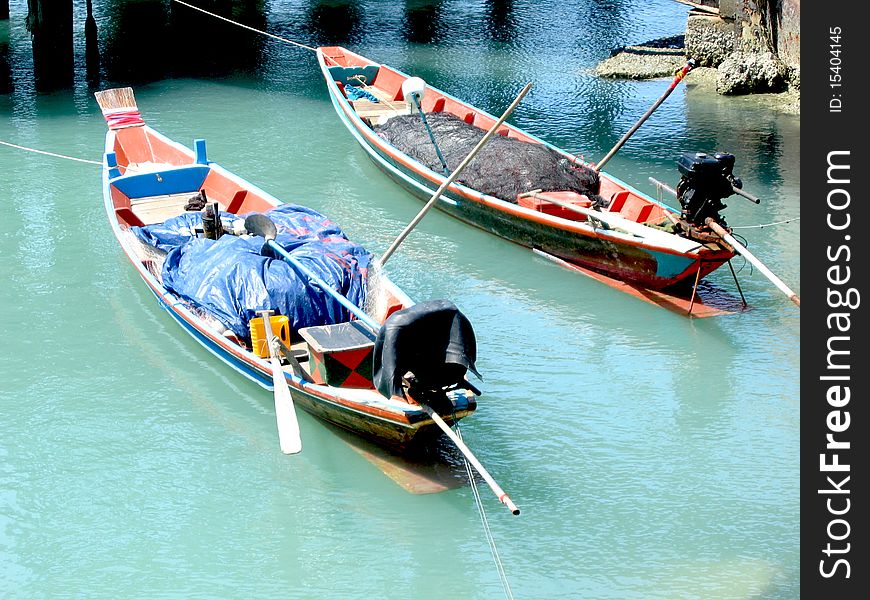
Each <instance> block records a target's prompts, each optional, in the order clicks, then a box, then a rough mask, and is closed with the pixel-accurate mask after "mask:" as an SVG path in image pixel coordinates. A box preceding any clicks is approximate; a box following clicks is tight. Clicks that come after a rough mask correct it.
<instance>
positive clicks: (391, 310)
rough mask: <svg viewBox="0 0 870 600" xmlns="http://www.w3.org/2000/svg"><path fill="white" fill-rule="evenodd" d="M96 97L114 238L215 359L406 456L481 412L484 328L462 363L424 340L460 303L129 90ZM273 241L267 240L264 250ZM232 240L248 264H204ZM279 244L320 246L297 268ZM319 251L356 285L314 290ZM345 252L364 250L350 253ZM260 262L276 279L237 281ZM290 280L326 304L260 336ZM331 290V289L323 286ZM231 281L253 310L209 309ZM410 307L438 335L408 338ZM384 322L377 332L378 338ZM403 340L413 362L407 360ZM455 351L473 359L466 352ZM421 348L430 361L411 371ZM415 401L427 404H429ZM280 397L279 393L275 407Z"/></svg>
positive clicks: (274, 323)
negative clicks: (369, 252) (393, 273)
mask: <svg viewBox="0 0 870 600" xmlns="http://www.w3.org/2000/svg"><path fill="white" fill-rule="evenodd" d="M97 99H98V102H99V104H100V108H101V109H102V111H103V115H104V116H105V118H106V121H107V123H108V128H109V129H108V133H107V135H106V142H105V154H104V161H103V162H104V168H103V176H102V183H103V197H104V202H105V209H106V214H107V216H108V221H109V224H110V225H111V229H112V232H113V233H114V235H115V237H116V238H117V241H118V243H119V244H120V246H121V249H122V250H123V252H124V253H125V254H126V256H127V258H128V259H129V260H130V263H131V264H132V265H133V267H134V268H135V269H136V271H137V273H138V274H139V276H140V277H141V278H142V280H143V281H144V283H145V285H147V287H148V289H150V290H151V292H152V293H153V294H154V296H155V298H156V299H157V302H158V303H159V305H160V306H161V307H162V308H163V309H164V310H166V311H167V312H168V313H169V315H171V316H172V318H173V319H174V320H175V321H176V322H177V323H178V324H179V325H180V326H181V329H182V330H183V331H185V332H186V333H187V334H189V335H190V336H191V337H193V339H195V340H196V341H197V342H199V343H200V344H201V345H202V346H204V347H205V349H206V350H208V351H209V352H210V353H211V354H212V355H214V356H216V357H217V358H218V359H220V360H221V361H223V362H224V363H226V364H228V365H229V366H231V367H232V368H233V369H235V370H236V371H237V372H238V373H240V374H241V375H243V376H245V377H247V378H249V379H251V380H253V381H254V382H256V383H258V384H259V385H261V386H262V387H264V388H267V389H271V390H276V389H277V388H279V387H283V386H285V385H286V387H287V388H288V389H289V392H290V395H291V398H292V401H293V402H295V405H296V406H299V407H301V408H303V409H304V410H306V411H308V412H310V413H311V414H313V415H315V416H317V417H319V418H321V419H323V420H325V421H327V422H329V423H332V424H334V425H337V426H339V427H341V428H343V429H346V430H348V431H351V432H353V433H355V434H358V435H359V436H361V437H363V438H366V439H369V440H371V441H374V442H376V443H378V444H380V445H382V446H384V447H387V448H389V449H391V450H396V451H406V450H409V449H410V448H411V447H412V446H414V447H416V446H417V445H418V444H424V443H426V442H427V441H429V440H431V439H433V438H434V437H435V435H436V434H437V433H438V432H439V428H438V427H436V423H435V422H434V421H433V418H434V417H433V416H432V413H431V412H430V406H432V407H436V408H437V411H438V413H441V414H442V415H443V421H444V422H447V423H448V424H453V423H455V422H458V421H459V420H460V419H462V418H464V417H466V416H468V415H469V414H471V413H472V412H473V411H474V410H475V408H476V395H477V394H478V393H479V392H477V390H475V389H474V387H473V386H471V385H470V384H467V381H466V380H465V379H464V373H465V372H466V369H470V370H472V371H474V365H473V361H474V354H475V353H476V350H475V347H474V341H473V334H472V333H470V331H466V338H465V340H459V341H460V342H461V343H460V346H459V347H456V346H451V348H450V349H451V351H453V353H454V356H453V357H452V358H450V357H448V358H447V359H443V354H442V355H441V359H442V360H440V359H439V354H438V348H435V349H434V350H433V349H429V348H427V347H426V344H427V342H432V343H437V339H438V335H439V334H441V333H443V332H442V331H439V330H437V326H438V323H435V324H433V323H432V322H431V319H430V321H429V322H425V320H426V318H429V317H432V316H433V315H435V317H437V318H436V320H438V319H440V321H439V323H440V324H441V325H445V324H446V326H447V328H448V330H449V329H450V328H451V327H453V328H454V330H455V326H456V324H457V323H460V325H462V324H467V321H464V320H463V319H464V317H463V316H461V313H452V312H451V307H452V304H451V303H449V302H447V301H430V302H421V303H419V304H415V303H413V302H412V301H411V299H410V298H409V297H408V296H407V295H406V294H405V293H403V292H402V291H401V290H400V289H399V288H398V287H397V286H396V285H395V284H394V283H393V282H392V281H391V280H390V279H389V278H388V277H387V276H386V274H384V273H383V272H380V271H379V270H378V269H377V268H376V265H375V263H374V262H373V263H372V264H370V265H368V266H366V265H363V258H361V257H364V249H361V247H359V246H356V245H352V243H351V242H350V241H349V240H347V238H345V237H344V236H343V234H342V233H341V232H340V230H339V229H338V228H337V226H336V225H335V224H334V223H332V222H330V221H328V220H327V219H326V218H325V217H323V215H320V214H319V213H317V212H316V211H313V210H311V209H307V208H305V207H300V206H297V205H287V204H284V203H282V202H280V201H279V200H278V199H277V198H275V197H274V196H272V195H270V194H269V193H267V192H265V191H263V190H262V189H260V188H258V187H256V186H255V185H253V184H251V183H249V182H247V181H245V180H244V179H242V178H241V177H239V176H238V175H234V174H233V173H231V172H229V171H228V170H226V169H225V168H223V167H221V166H220V165H218V164H216V163H215V162H212V161H210V160H209V159H208V157H207V155H206V146H205V141H204V140H195V142H194V148H195V150H191V149H190V148H187V147H185V146H183V145H181V144H179V143H177V142H174V141H172V140H170V139H169V138H167V137H165V136H164V135H162V134H160V133H158V132H157V131H155V130H154V129H152V128H151V127H149V126H148V125H147V124H145V121H144V119H143V118H142V116H141V114H140V113H139V110H138V107H137V106H136V103H135V99H134V98H133V95H132V90H131V89H130V88H119V89H113V90H106V91H103V92H97ZM251 215H259V216H260V217H261V219H260V222H262V221H263V220H264V219H265V221H267V222H270V223H271V222H273V220H274V221H275V222H278V225H277V227H276V229H277V237H276V238H275V239H269V236H268V235H266V234H262V233H260V232H253V231H250V230H249V225H248V224H249V223H252V222H254V223H256V222H257V221H256V219H254V218H252V217H251ZM269 215H272V217H271V219H270V218H269ZM282 215H283V217H282ZM246 216H247V217H246ZM288 216H292V217H294V218H295V217H297V216H298V217H299V220H297V221H295V223H296V225H295V227H296V229H293V228H290V227H288V226H286V225H282V224H281V221H280V220H279V217H282V218H288ZM299 229H304V230H305V231H302V232H300V231H299ZM262 235H266V237H265V241H266V244H265V245H264V237H262ZM294 236H295V237H294ZM306 236H307V237H306ZM272 237H275V236H274V235H273V236H272ZM155 240H157V241H156V242H155ZM221 244H223V246H226V247H230V246H233V245H236V246H240V247H242V251H244V252H247V254H244V253H242V254H239V255H238V256H239V258H238V260H230V261H227V260H221V261H218V262H215V263H214V264H209V263H207V262H205V261H207V260H208V257H207V256H206V255H203V254H199V255H196V254H193V252H194V250H195V249H196V248H197V247H201V248H202V249H205V250H206V251H208V252H211V253H212V254H214V253H216V252H217V251H218V249H219V248H221ZM328 244H338V246H327V245H328ZM275 245H279V246H280V248H279V249H278V252H279V254H280V253H285V252H288V251H289V250H290V249H291V247H296V246H298V247H299V248H310V250H308V251H306V252H307V254H306V253H305V252H303V253H302V254H300V255H298V256H299V258H298V259H292V261H295V262H292V264H291V263H288V262H287V261H284V260H282V256H279V255H276V254H274V253H273V254H268V252H267V251H266V246H270V247H271V246H275ZM320 246H324V247H328V248H330V249H328V250H327V251H326V252H323V254H324V255H328V256H326V258H324V260H327V261H328V260H332V261H333V262H330V263H328V265H327V267H328V269H331V270H332V271H335V272H337V273H338V275H337V276H336V277H337V278H338V281H344V282H345V283H344V284H343V285H344V287H343V288H342V289H340V290H337V291H336V290H332V291H330V290H325V289H323V290H318V289H315V290H314V291H313V292H312V291H311V288H310V287H304V286H305V285H306V284H308V283H310V281H309V279H311V278H312V276H311V274H310V271H309V270H307V269H310V268H312V267H310V265H312V264H315V263H316V261H317V260H319V259H321V258H323V257H322V256H319V255H315V254H316V252H315V250H316V249H317V248H318V247H320ZM170 247H171V248H170ZM168 248H169V249H168ZM260 248H262V250H259V249H260ZM284 248H286V249H287V250H285V249H284ZM334 248H338V250H336V249H334ZM345 248H351V249H352V252H355V253H356V254H352V252H351V251H347V252H346V251H345V250H344V249H345ZM252 249H253V250H252ZM294 253H295V250H294ZM261 254H264V255H261ZM204 256H205V258H204ZM185 261H186V262H185ZM251 261H254V262H253V264H255V265H256V269H259V270H260V271H263V270H268V273H269V277H267V278H266V283H265V284H264V283H263V282H259V281H253V280H248V279H247V278H240V277H241V276H239V275H238V274H239V273H242V271H241V266H243V265H244V264H247V263H248V262H251ZM258 261H259V262H258ZM312 261H314V262H312ZM353 261H357V267H358V268H357V270H356V271H353V272H351V273H349V274H348V273H347V272H343V271H342V270H341V268H342V267H343V265H344V264H345V263H352V262H353ZM302 263H305V265H309V267H305V266H302V267H301V268H302V269H303V271H302V272H301V273H300V272H298V270H297V267H299V265H302ZM173 265H175V266H173ZM182 266H183V267H184V268H183V269H182V268H181V267H182ZM202 266H205V267H207V268H208V269H209V271H208V273H207V274H206V275H205V276H204V277H202V278H201V279H199V280H196V281H190V280H189V279H190V278H191V277H192V276H191V275H190V273H191V272H192V271H195V270H196V269H197V268H199V267H202ZM176 267H178V268H177V269H176ZM279 267H280V268H279ZM173 269H174V270H173ZM185 269H187V271H185ZM221 269H224V270H225V271H227V272H229V273H230V275H229V277H228V278H227V279H226V280H225V281H224V283H222V284H220V285H218V284H217V283H215V281H217V275H216V274H217V273H218V272H219V271H221ZM185 277H187V278H188V280H185ZM234 277H236V278H235V279H234ZM293 278H295V279H293ZM291 279H292V281H291ZM283 280H286V281H289V282H290V285H291V286H295V287H296V288H299V287H301V288H302V289H307V290H308V293H309V295H311V296H318V297H320V298H321V303H320V304H318V305H316V306H315V307H314V308H311V307H306V306H303V307H301V308H300V307H299V306H297V304H305V300H306V299H305V298H302V299H301V300H300V299H298V298H297V300H295V301H294V302H295V303H296V304H291V305H290V306H285V307H284V309H285V310H284V311H283V312H284V316H286V317H287V320H286V321H283V322H282V321H281V316H282V315H278V314H275V315H272V316H269V315H268V314H266V315H265V316H263V317H261V318H260V320H261V321H262V323H261V324H260V325H259V327H260V329H259V330H258V329H257V327H256V326H255V325H256V319H257V318H256V317H254V315H255V314H258V313H259V311H261V310H272V311H274V312H278V309H279V308H280V307H279V306H276V305H275V304H274V300H273V299H272V296H270V294H271V293H272V292H273V288H274V287H280V285H282V281H283ZM348 282H350V283H348ZM319 285H320V286H321V287H323V284H322V282H321V283H320V284H319ZM352 285H356V286H357V288H359V289H357V290H356V291H357V294H356V302H357V303H358V304H359V306H350V308H351V309H354V310H345V308H344V306H347V305H346V304H345V303H344V302H340V303H338V304H335V303H333V304H329V305H326V304H323V303H322V298H324V297H332V296H335V295H336V294H339V295H340V294H348V295H349V292H347V289H346V288H348V286H352ZM191 286H192V287H193V288H199V289H200V290H204V291H203V292H202V294H198V293H197V292H196V290H194V291H190V290H191ZM221 286H223V287H227V288H230V290H229V291H230V292H237V291H239V290H238V289H235V290H234V289H232V288H234V287H235V288H250V289H249V290H248V291H249V292H250V290H253V292H250V293H247V295H245V294H240V295H238V296H231V298H230V301H229V303H230V304H233V303H243V302H244V301H248V302H250V303H252V304H251V305H249V306H237V307H235V310H236V314H235V315H228V314H226V311H224V312H222V311H221V310H219V309H217V308H214V307H212V306H211V305H209V304H207V303H206V302H205V301H204V298H205V299H208V298H209V297H211V296H214V295H216V294H217V293H218V292H220V291H222V290H221V289H219V288H221ZM258 286H259V287H258ZM315 287H316V286H315ZM338 287H341V285H339V286H338ZM322 291H328V292H329V294H323V293H320V292H322ZM259 292H262V293H259ZM294 297H295V296H294ZM345 300H347V299H345ZM255 301H256V302H255ZM270 303H272V304H270ZM433 306H434V308H433ZM218 308H220V307H218ZM453 308H455V307H453ZM418 309H419V310H418ZM300 311H301V312H300ZM306 311H307V312H306ZM361 311H362V312H361ZM439 311H440V312H439ZM303 313H304V314H303ZM309 313H312V314H313V313H318V315H320V317H324V319H321V320H325V321H326V322H321V323H318V324H316V325H311V324H309V325H307V326H306V327H300V328H299V329H298V330H296V329H295V328H294V327H293V326H292V323H289V324H288V322H290V321H292V319H293V318H297V317H298V318H300V319H301V318H303V317H304V318H308V316H310V315H309ZM300 314H303V317H299V316H298V315H300ZM409 314H410V315H411V317H412V318H411V319H410V322H411V325H415V324H416V325H419V324H420V322H421V321H420V319H417V320H416V321H415V320H414V317H420V316H421V315H422V317H423V322H424V323H423V327H424V329H425V334H426V335H424V336H419V335H418V334H420V329H418V330H416V332H415V331H412V332H411V334H412V335H410V337H409V336H408V335H406V336H405V338H404V339H401V340H399V339H398V338H400V337H401V335H400V334H401V332H402V331H406V330H403V329H402V326H403V324H404V325H407V324H408V322H409V319H408V315H409ZM287 315H289V316H287ZM293 315H296V316H295V317H294V316H293ZM355 315H356V316H355ZM445 315H446V316H445ZM267 316H268V317H269V320H268V321H266V320H265V318H266V317H267ZM248 317H253V318H251V319H250V320H248ZM403 318H404V321H403V322H400V320H401V319H403ZM239 319H241V321H242V324H243V325H244V327H245V328H244V329H243V330H241V331H239V328H238V327H237V326H235V328H234V325H233V324H232V323H233V322H234V321H237V320H239ZM245 321H248V322H247V323H245ZM366 323H369V324H371V323H374V327H371V326H368V327H367V326H366ZM267 327H268V328H269V329H274V332H275V333H274V335H272V334H270V333H267ZM372 329H379V332H378V333H377V335H376V334H375V332H373V331H372ZM258 331H259V333H258ZM384 332H386V335H384ZM454 332H455V331H454ZM415 335H417V337H418V339H416V340H414V339H413V338H414V337H415ZM444 335H449V334H446V333H445V334H444ZM469 338H471V339H470V341H469ZM397 340H398V342H399V343H398V344H397ZM409 340H410V341H409ZM433 340H434V341H433ZM448 341H449V342H451V343H452V342H456V341H457V340H456V339H455V338H450V339H449V340H448ZM403 344H404V345H403ZM279 346H280V348H281V350H280V352H279V353H278V354H280V355H281V356H279V357H277V358H279V359H280V360H278V361H277V362H276V360H275V359H276V355H275V353H273V351H272V350H273V349H274V348H278V347H279ZM445 347H446V344H445ZM403 348H404V349H405V351H406V352H413V354H414V356H412V357H409V356H403V355H402V349H403ZM457 350H459V351H460V354H462V353H465V354H466V356H464V357H459V359H458V360H457V355H456V351H457ZM421 356H422V357H425V358H426V360H429V361H430V362H432V364H427V365H418V368H416V369H415V368H413V367H411V366H410V365H411V363H412V362H413V361H414V360H421V359H420V358H419V357H421ZM415 357H416V358H415ZM409 361H410V362H409ZM389 367H393V371H390V370H389ZM398 369H409V370H410V371H412V372H414V373H415V375H416V376H417V378H418V379H417V380H416V381H417V382H418V388H417V389H415V390H412V389H411V388H409V389H408V390H406V391H408V393H407V394H404V393H403V390H402V388H401V386H402V385H403V384H404V383H407V382H404V381H400V377H401V375H402V374H403V373H404V370H402V371H401V373H398V371H397V370H398ZM427 369H428V370H427ZM475 372H476V371H475ZM396 373H398V375H397V374H396ZM424 376H428V379H427V380H426V381H422V380H423V379H424ZM379 377H380V379H379ZM448 380H452V381H453V383H452V384H449V385H442V384H445V383H446V382H447V381H448ZM412 383H413V381H412ZM466 384H467V385H466ZM427 386H428V387H427ZM412 391H413V393H412ZM414 397H417V398H418V399H419V398H425V399H426V400H427V403H426V405H421V403H418V402H417V401H416V400H414ZM277 405H278V400H277V392H276V411H277V410H278V407H277ZM294 420H295V413H294ZM279 431H280V419H279ZM282 444H283V443H282ZM282 447H283V445H282ZM300 449H301V446H300Z"/></svg>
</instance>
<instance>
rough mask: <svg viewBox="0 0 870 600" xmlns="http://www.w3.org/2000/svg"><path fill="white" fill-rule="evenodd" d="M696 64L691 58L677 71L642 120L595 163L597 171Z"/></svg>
mask: <svg viewBox="0 0 870 600" xmlns="http://www.w3.org/2000/svg"><path fill="white" fill-rule="evenodd" d="M694 66H695V60H694V59H693V58H690V59H689V60H688V61H687V62H686V65H685V66H684V67H683V68H682V69H680V70H679V71H677V74H676V75H675V76H674V80H673V81H672V82H671V85H670V86H669V87H668V89H666V90H665V93H664V94H662V95H661V97H660V98H659V99H658V100H656V101H655V104H653V105H652V106H651V107H650V108H649V110H648V111H646V113H644V115H643V116H642V117H641V118H640V120H639V121H638V122H637V123H635V124H634V125H633V126H632V128H631V129H629V130H628V131H627V132H626V133H625V135H624V136H622V139H620V140H619V141H618V142H616V145H615V146H614V147H613V148H611V149H610V152H608V153H607V154H605V155H604V158H602V159H601V160H600V161H599V162H598V164H597V165H595V166H594V167H593V168H594V169H595V170H596V171H600V170H601V168H602V167H603V166H604V164H605V163H606V162H607V161H609V160H610V159H611V157H612V156H613V155H614V154H616V152H617V150H619V149H620V148H622V145H623V144H625V142H627V141H628V138H630V137H631V136H632V135H634V132H635V131H637V130H638V128H639V127H640V126H641V125H643V123H644V121H646V120H647V119H649V117H650V115H652V114H653V113H654V112H655V111H656V109H657V108H658V107H659V106H661V104H662V102H664V101H665V98H667V97H668V96H670V95H671V92H673V91H674V89H675V88H676V87H677V85H678V84H679V83H680V81H682V79H683V77H685V76H686V73H688V72H689V71H691V70H692V67H694Z"/></svg>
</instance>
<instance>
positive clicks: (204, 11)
mask: <svg viewBox="0 0 870 600" xmlns="http://www.w3.org/2000/svg"><path fill="white" fill-rule="evenodd" d="M172 1H173V2H176V3H178V4H183V5H184V6H186V7H188V8H192V9H193V10H198V11H199V12H201V13H205V14H207V15H209V16H211V17H215V18H216V19H220V20H221V21H226V22H227V23H232V24H233V25H238V26H239V27H242V28H244V29H247V30H248V31H253V32H254V33H259V34H261V35H266V36H269V37H270V38H275V39H276V40H280V41H282V42H285V43H287V44H293V45H294V46H299V47H300V48H305V49H306V50H311V51H312V52H317V48H314V47H313V46H306V45H305V44H301V43H299V42H294V41H293V40H288V39H287V38H282V37H281V36H280V35H274V34H272V33H267V32H265V31H262V30H260V29H254V28H253V27H249V26H247V25H245V24H243V23H239V22H238V21H233V20H232V19H227V18H226V17H222V16H220V15H217V14H215V13H213V12H209V11H207V10H205V9H202V8H199V7H198V6H194V5H193V4H188V3H187V2H182V1H181V0H172Z"/></svg>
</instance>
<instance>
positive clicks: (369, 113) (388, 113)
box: [350, 86, 411, 125]
mask: <svg viewBox="0 0 870 600" xmlns="http://www.w3.org/2000/svg"><path fill="white" fill-rule="evenodd" d="M364 89H365V90H366V91H367V92H369V93H370V94H372V95H373V96H375V97H376V98H377V99H378V100H380V102H372V101H371V100H366V99H360V100H351V101H350V104H351V106H353V108H354V110H355V111H356V114H358V115H359V116H360V117H363V118H366V119H368V120H369V121H371V123H372V125H381V124H383V123H384V122H386V121H387V120H389V119H390V118H392V117H395V116H397V115H410V114H411V105H410V104H409V103H408V102H405V101H404V100H393V99H392V98H391V97H390V95H389V94H388V93H387V92H385V91H383V90H381V89H378V88H376V87H374V86H366V87H365V88H364Z"/></svg>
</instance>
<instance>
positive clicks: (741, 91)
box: [594, 13, 800, 115]
mask: <svg viewBox="0 0 870 600" xmlns="http://www.w3.org/2000/svg"><path fill="white" fill-rule="evenodd" d="M688 57H691V58H693V59H694V60H695V63H696V67H695V68H694V69H693V70H692V71H691V72H690V73H689V74H688V75H687V76H686V79H685V84H686V85H687V86H689V87H690V88H694V89H696V90H699V91H703V92H709V93H714V92H715V93H718V94H721V95H724V96H729V97H747V98H753V100H754V101H755V102H761V103H763V104H765V105H767V106H769V107H770V108H772V109H775V110H778V111H780V112H784V113H787V114H794V115H799V114H800V67H799V66H787V65H786V64H785V63H784V62H783V61H782V60H781V59H780V58H779V57H778V56H776V54H774V53H773V52H771V51H770V50H769V49H768V48H767V46H766V45H765V43H764V42H763V40H762V39H761V38H760V37H758V36H750V35H744V36H743V37H741V38H737V37H736V35H735V33H734V28H733V26H732V25H731V24H729V23H727V22H726V21H724V20H723V19H721V18H719V17H717V16H713V15H709V14H691V13H690V15H689V18H688V22H687V25H686V33H685V34H684V35H675V36H671V37H666V38H659V39H656V40H651V41H648V42H644V43H643V44H638V45H634V46H625V47H623V48H618V49H617V50H615V51H613V53H611V56H610V57H609V58H607V59H605V60H604V61H602V62H601V63H599V64H598V65H597V66H596V67H595V69H594V73H595V75H597V76H599V77H608V78H621V79H634V80H639V79H654V78H661V77H672V76H673V75H674V74H675V73H676V72H677V71H678V70H679V69H680V68H681V67H682V66H683V65H685V64H686V60H687V58H688Z"/></svg>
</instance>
